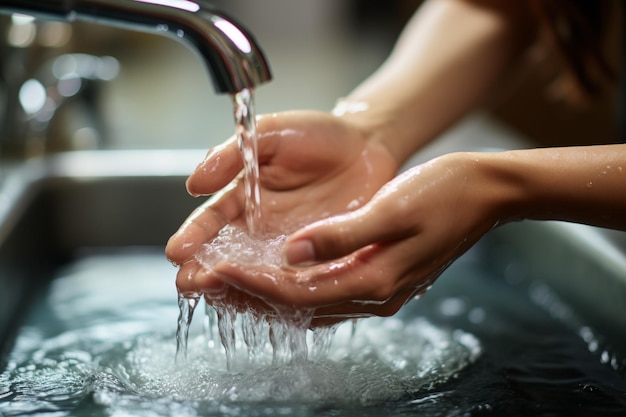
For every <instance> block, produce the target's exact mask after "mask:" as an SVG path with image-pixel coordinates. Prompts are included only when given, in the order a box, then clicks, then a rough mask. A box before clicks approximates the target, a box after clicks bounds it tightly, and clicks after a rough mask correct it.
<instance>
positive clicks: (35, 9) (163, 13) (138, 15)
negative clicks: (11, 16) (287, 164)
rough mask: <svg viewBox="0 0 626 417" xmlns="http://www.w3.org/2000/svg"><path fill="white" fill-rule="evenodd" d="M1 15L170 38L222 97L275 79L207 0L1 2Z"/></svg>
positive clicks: (243, 33)
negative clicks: (200, 64) (197, 62)
mask: <svg viewBox="0 0 626 417" xmlns="http://www.w3.org/2000/svg"><path fill="white" fill-rule="evenodd" d="M0 13H20V14H26V15H30V16H33V17H38V18H43V19H53V20H64V21H73V20H83V21H91V22H95V23H102V24H107V25H111V26H119V27H124V28H128V29H134V30H140V31H145V32H150V33H157V34H163V35H170V36H171V37H173V38H174V39H178V40H181V41H184V42H185V43H186V44H187V45H188V46H190V47H191V49H193V50H194V51H195V52H196V53H197V54H198V55H199V56H200V58H201V59H202V60H203V61H204V63H205V65H206V66H207V68H208V69H209V74H210V76H211V79H212V81H213V86H214V88H215V91H216V92H217V93H229V94H236V93H238V92H240V91H241V90H244V89H253V88H255V87H256V86H257V85H259V84H262V83H264V82H266V81H269V80H271V78H272V76H271V73H270V69H269V65H268V63H267V60H266V58H265V56H264V55H263V52H262V51H261V49H260V48H259V46H258V44H257V42H256V41H255V40H254V38H253V37H252V35H251V34H250V33H249V32H248V31H247V30H246V29H245V28H244V27H243V26H241V25H240V24H239V23H236V22H235V21H234V20H233V19H231V18H229V17H227V16H226V15H225V14H223V13H221V12H218V11H217V10H216V9H215V8H214V7H213V6H212V5H210V4H208V3H207V2H206V1H204V0H0Z"/></svg>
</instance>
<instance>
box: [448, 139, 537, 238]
mask: <svg viewBox="0 0 626 417" xmlns="http://www.w3.org/2000/svg"><path fill="white" fill-rule="evenodd" d="M450 157H451V158H453V163H454V164H463V166H464V167H465V170H466V179H467V181H468V184H469V189H468V191H467V193H468V197H467V198H469V199H470V201H471V200H474V201H475V204H476V205H477V206H478V207H481V208H482V210H483V212H484V213H485V215H486V218H487V219H489V221H490V222H491V223H492V225H493V226H495V225H499V224H503V223H507V222H510V221H515V220H522V219H525V218H528V216H529V213H528V211H527V209H526V207H527V206H528V201H529V200H530V199H531V198H532V196H531V195H530V194H529V191H528V187H527V185H526V183H525V174H524V172H525V167H524V166H522V164H520V163H519V162H518V160H517V158H516V157H515V154H514V153H512V152H507V151H504V152H461V153H455V154H450ZM454 160H456V161H454Z"/></svg>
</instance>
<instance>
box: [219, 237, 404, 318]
mask: <svg viewBox="0 0 626 417" xmlns="http://www.w3.org/2000/svg"><path fill="white" fill-rule="evenodd" d="M374 251H377V248H366V249H363V250H361V251H359V252H357V253H356V254H355V256H351V257H349V258H347V259H343V260H342V261H341V262H336V263H333V264H323V265H318V266H315V267H311V268H307V269H306V270H304V271H298V270H288V269H279V268H272V269H269V268H267V269H263V268H258V267H254V268H252V267H244V266H238V265H231V264H228V263H220V265H218V266H216V268H215V272H216V274H217V275H218V277H219V278H220V279H222V280H224V282H226V283H227V284H228V285H232V286H234V287H236V288H239V289H240V290H242V291H245V292H247V293H249V294H251V295H253V296H256V297H260V298H262V299H264V300H265V301H266V302H267V303H268V304H282V305H288V306H295V307H313V308H318V307H321V306H328V305H335V304H340V303H347V302H351V301H353V300H363V301H373V302H383V301H386V300H387V299H389V298H390V297H391V296H393V294H395V293H396V291H397V287H396V285H395V281H394V280H393V279H390V276H391V277H392V276H395V275H397V274H398V271H397V270H396V268H397V266H396V265H391V266H383V265H379V263H380V262H379V261H376V260H375V259H374V258H376V255H372V254H366V253H364V252H374ZM357 255H358V256H357ZM372 259H374V260H373V261H372ZM380 259H384V255H382V254H381V256H380Z"/></svg>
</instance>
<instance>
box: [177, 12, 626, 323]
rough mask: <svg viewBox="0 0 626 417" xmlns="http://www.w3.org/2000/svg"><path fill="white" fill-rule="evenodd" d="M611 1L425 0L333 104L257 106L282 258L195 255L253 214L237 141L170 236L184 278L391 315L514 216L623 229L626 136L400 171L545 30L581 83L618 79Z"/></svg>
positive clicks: (320, 316)
mask: <svg viewBox="0 0 626 417" xmlns="http://www.w3.org/2000/svg"><path fill="white" fill-rule="evenodd" d="M579 3H580V4H579ZM587 3H593V4H592V5H591V6H588V5H587ZM596 3H600V4H596ZM608 4H609V2H566V1H562V2H560V1H552V2H548V1H541V0H529V1H528V2H521V1H520V2H517V1H516V2H503V1H500V0H430V1H427V2H426V3H425V4H424V5H423V6H422V7H421V8H420V10H419V11H418V13H416V15H415V16H414V17H413V18H412V20H411V21H410V22H409V23H408V25H407V26H406V28H405V30H404V32H403V34H402V36H401V37H400V39H399V40H398V42H397V44H396V47H395V48H394V51H393V52H392V54H391V56H390V57H389V58H388V60H387V61H386V62H385V63H384V64H383V66H382V67H381V68H380V69H379V70H378V71H376V72H375V73H374V74H373V75H372V76H371V77H370V78H369V79H367V80H366V81H365V82H364V83H363V84H361V85H360V86H359V87H358V88H357V89H356V90H355V91H353V92H352V93H351V94H350V95H349V96H348V97H346V98H345V99H343V100H341V101H340V102H339V104H338V106H337V108H336V109H335V111H334V112H333V114H331V113H321V112H304V111H300V112H286V113H280V114H275V115H268V116H264V117H261V118H260V120H259V126H258V130H259V133H260V141H259V163H260V175H261V187H262V191H261V194H262V201H263V213H264V220H265V223H266V224H265V227H266V230H267V231H268V232H269V233H275V234H279V233H290V236H289V238H288V240H287V243H286V245H285V247H284V250H283V258H284V265H282V267H280V268H277V267H274V268H271V267H266V268H259V267H251V266H246V265H235V264H231V263H228V262H221V263H218V264H217V265H216V266H215V267H214V268H212V269H211V270H207V269H205V268H203V267H202V266H201V265H200V264H199V263H198V262H197V260H196V259H195V258H194V253H195V252H196V251H197V250H198V248H199V246H200V245H201V244H202V243H204V242H207V241H210V240H211V239H212V238H214V237H215V236H216V235H217V233H218V231H219V230H220V229H221V228H222V227H223V226H224V225H225V224H226V223H234V224H242V218H243V207H244V196H243V189H242V184H241V181H236V182H235V183H233V186H232V187H227V188H225V187H226V186H227V185H228V184H230V183H231V181H232V180H233V179H234V178H236V176H237V175H238V173H239V172H240V171H241V169H242V163H241V158H240V156H239V151H238V148H237V145H236V143H234V141H233V140H231V141H228V142H226V143H225V144H224V145H222V146H220V147H217V148H215V149H213V150H211V151H210V152H209V154H208V155H207V157H206V159H205V160H204V161H203V162H202V163H201V164H200V165H199V166H198V168H197V169H196V171H195V172H194V173H193V174H192V175H191V176H190V178H189V179H188V182H187V187H188V190H189V192H190V193H191V194H194V195H207V194H212V193H215V192H217V191H219V190H223V191H222V192H221V193H220V194H219V196H217V197H215V198H212V199H211V200H210V201H209V202H208V203H207V204H205V205H203V206H202V207H200V208H199V209H197V210H196V212H194V214H193V215H192V216H191V217H190V218H189V219H188V220H187V221H186V222H185V223H184V224H183V225H182V226H181V228H180V229H179V231H178V232H177V233H176V234H175V235H173V236H172V238H171V239H170V241H169V242H168V246H167V248H166V252H167V255H168V257H169V258H170V259H171V260H172V261H173V262H175V263H176V264H179V265H181V268H180V270H179V272H178V276H177V285H178V287H179V289H181V290H182V291H203V292H205V293H206V294H207V296H208V297H209V298H210V294H212V293H220V294H223V290H224V289H225V288H229V291H228V295H227V296H228V297H230V298H231V301H232V302H246V303H251V302H254V303H256V304H257V306H261V305H265V304H269V305H272V306H275V305H292V306H296V307H307V308H311V309H314V310H315V319H314V321H313V323H312V325H313V326H315V325H324V324H327V323H329V322H333V321H336V320H338V319H340V318H345V317H355V316H363V315H390V314H394V313H395V312H396V311H397V310H398V309H399V308H400V307H401V306H402V305H403V304H404V303H405V302H406V301H407V300H408V299H410V298H411V297H412V296H414V295H415V294H416V293H420V292H423V291H425V289H426V288H427V287H428V286H430V285H431V284H432V282H433V281H434V280H435V279H436V278H437V277H438V276H439V274H440V273H441V272H442V271H443V270H444V269H445V268H446V267H447V266H448V265H449V264H450V263H451V262H452V261H453V260H455V259H456V258H457V257H459V256H460V255H462V254H463V253H464V252H465V251H467V250H468V249H469V248H470V247H471V246H472V245H473V244H474V243H476V242H477V241H478V240H479V239H480V238H481V237H482V236H483V235H484V234H485V233H486V232H488V231H489V230H491V229H492V228H494V227H496V226H497V225H500V224H503V223H506V222H509V221H515V220H522V219H546V220H547V219H551V220H564V221H571V222H579V223H586V224H591V225H596V226H602V227H610V228H616V229H621V230H626V215H624V213H626V145H621V144H619V145H603V146H588V147H569V148H545V149H530V150H513V151H507V152H499V153H481V152H469V153H468V152H464V153H452V154H448V155H444V156H442V157H439V158H437V159H434V160H432V161H429V162H427V163H425V164H422V165H420V166H416V167H413V168H411V169H409V170H407V171H405V172H403V173H402V174H400V175H397V172H398V170H399V168H400V167H401V166H402V165H403V164H404V163H405V162H406V161H407V160H408V158H409V157H410V156H411V155H412V154H413V153H415V152H416V151H418V150H419V149H420V148H422V147H423V146H424V145H425V144H427V143H428V142H430V141H431V140H433V139H434V138H436V137H437V136H438V135H439V134H440V133H442V132H443V131H444V130H445V129H446V128H448V127H449V126H451V125H452V124H453V123H454V122H455V121H457V120H458V119H459V118H461V117H462V116H464V115H465V114H467V113H468V112H469V111H471V110H473V109H474V108H476V107H477V106H479V105H481V104H482V103H484V102H485V101H486V100H487V99H488V98H489V96H490V94H492V93H493V91H494V90H495V89H496V88H497V87H498V84H499V81H501V80H502V79H503V78H504V77H506V76H507V74H508V73H509V71H510V70H511V69H512V67H514V66H515V64H516V63H517V62H518V60H519V59H520V56H522V55H523V53H524V52H525V51H526V50H527V49H528V48H529V47H530V46H531V45H534V44H536V42H537V39H543V36H544V35H546V36H548V38H549V39H551V41H552V42H553V45H555V46H556V47H557V49H558V50H559V51H561V52H562V54H563V57H564V59H565V61H566V62H567V63H568V64H569V65H568V68H569V70H570V72H568V75H571V76H572V78H571V79H574V80H576V82H577V84H576V86H577V89H576V90H570V91H577V92H580V93H582V94H583V95H588V96H592V95H594V94H597V93H598V91H599V90H600V89H601V88H602V87H603V86H604V85H605V83H606V80H609V79H610V78H611V71H610V68H609V66H608V65H607V64H606V62H605V60H604V58H603V55H602V54H601V53H599V52H598V50H599V49H598V45H599V42H600V36H599V30H600V29H601V28H602V22H603V18H604V15H605V14H606V12H607V10H605V8H607V7H608ZM564 5H565V6H567V7H563V6H564ZM586 8H589V10H586ZM579 97H580V94H579ZM305 224H308V225H306V226H304V227H302V226H303V225H305ZM295 229H298V230H295ZM261 300H263V301H261Z"/></svg>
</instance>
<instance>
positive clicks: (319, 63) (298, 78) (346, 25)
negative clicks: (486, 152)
mask: <svg viewBox="0 0 626 417" xmlns="http://www.w3.org/2000/svg"><path fill="white" fill-rule="evenodd" d="M213 3H214V4H215V5H216V6H218V7H219V8H221V9H222V10H224V11H226V12H227V13H228V14H230V15H231V16H233V17H234V18H236V20H238V21H240V22H241V23H243V24H244V26H246V27H248V28H249V29H250V31H251V32H252V33H253V34H254V35H255V37H256V38H257V40H258V41H259V43H260V45H261V47H262V48H263V49H264V51H265V53H266V55H267V56H268V59H269V62H270V66H271V68H272V71H273V74H274V80H273V81H272V82H271V83H269V84H266V85H263V86H261V87H260V88H259V89H258V90H257V91H256V105H257V110H258V112H259V113H266V112H276V111H281V110H289V109H317V110H330V109H332V107H333V106H334V103H335V101H336V100H337V99H338V98H340V97H342V96H344V95H346V94H347V93H349V92H350V90H351V89H353V88H354V87H355V86H356V85H357V84H358V83H360V82H361V81H362V80H363V79H364V78H365V77H367V75H368V74H370V73H371V72H372V71H374V70H375V69H376V68H377V67H378V66H379V65H380V64H381V63H382V61H383V60H384V59H385V57H386V56H387V55H388V53H389V52H390V49H391V48H392V46H393V43H394V40H395V38H396V37H397V36H398V34H399V32H400V30H401V29H402V27H403V25H404V23H405V22H406V20H407V19H408V18H409V17H410V16H411V14H412V13H413V12H414V10H415V9H416V8H417V7H418V6H419V3H420V1H416V0H415V1H414V0H405V1H402V0H396V1H386V2H384V3H383V2H376V1H365V0H299V1H297V2H294V1H291V0H264V1H263V2H256V1H245V0H216V1H214V2H213ZM4 23H5V24H4V26H5V27H7V26H10V28H9V29H10V30H8V33H6V36H7V37H8V38H9V45H8V46H7V47H5V51H4V56H5V63H4V64H3V65H4V70H3V71H4V77H3V78H4V80H5V85H4V86H3V88H4V90H5V91H4V93H5V94H4V95H5V97H6V96H11V94H13V95H16V94H19V92H15V91H14V92H13V93H11V91H10V90H11V86H10V84H17V83H16V82H13V81H11V80H13V79H17V78H20V77H21V78H22V79H27V78H28V77H29V76H32V74H29V72H28V71H26V70H25V69H24V68H21V71H22V72H19V71H20V69H15V68H13V67H12V65H13V64H10V62H11V61H10V60H7V59H6V56H7V55H8V56H10V57H11V56H12V57H14V58H16V59H17V58H19V59H20V60H22V61H24V60H25V58H26V61H28V60H30V62H31V64H30V65H29V67H30V68H39V69H40V68H41V67H43V66H44V64H45V63H46V62H47V61H46V60H52V59H53V57H54V56H57V55H59V54H70V53H86V54H90V55H93V56H96V57H109V56H110V57H113V58H115V60H113V61H106V62H108V64H109V67H111V62H114V63H116V64H115V65H113V67H111V68H109V70H110V73H109V74H108V75H105V76H103V77H102V79H97V80H93V79H92V80H87V82H86V83H84V85H83V86H82V87H81V88H82V90H83V91H82V93H81V99H80V100H78V99H74V100H70V99H64V104H63V105H62V106H61V105H58V106H57V107H58V109H57V107H55V112H56V114H55V116H54V119H52V120H45V123H39V125H38V126H34V127H33V129H34V130H37V128H39V129H40V130H43V128H44V127H45V129H46V130H47V131H49V132H50V133H46V134H45V135H49V136H51V137H52V138H51V139H50V138H48V139H47V140H46V141H45V143H46V144H45V145H42V143H44V141H43V140H40V141H37V140H33V141H32V143H31V145H30V150H29V151H28V152H31V153H37V152H38V151H41V150H40V149H39V150H38V148H40V147H42V146H45V147H46V148H47V149H48V150H50V149H51V150H55V149H58V150H62V149H66V148H74V149H81V148H86V149H89V148H94V147H97V148H105V149H148V148H209V147H211V146H214V145H216V144H218V143H221V142H222V141H223V140H224V139H225V138H227V137H228V136H230V135H232V133H233V121H232V104H231V100H230V97H228V96H224V95H216V94H215V93H214V92H213V89H212V85H211V83H210V81H209V78H208V75H207V73H206V70H205V68H204V67H203V65H202V63H201V62H200V60H199V59H198V58H197V57H196V56H195V55H194V54H193V52H192V51H191V50H190V49H188V48H186V47H185V46H184V45H182V44H180V43H178V42H176V41H174V40H171V39H168V38H164V37H158V36H154V35H148V34H142V33H136V32H127V31H125V30H121V29H111V28H106V27H102V26H98V25H95V24H72V25H66V24H61V23H36V29H37V30H36V33H34V34H33V32H32V30H30V32H29V31H28V30H26V29H23V28H22V29H20V30H22V32H24V33H21V35H20V33H18V34H17V35H16V34H15V33H13V32H15V31H14V29H15V28H14V26H20V25H17V24H16V23H15V22H9V23H7V22H6V21H5V22H4ZM11 31H13V32H11ZM617 37H618V35H616V39H617ZM619 48H620V47H619V46H617V45H616V46H615V48H614V49H615V51H616V54H617V52H619V50H620V49H619ZM7 62H8V63H7ZM554 65H555V64H554V63H553V62H551V61H550V60H549V59H547V60H545V62H544V63H543V64H542V65H540V66H537V65H533V66H528V67H520V68H519V71H518V72H517V73H516V74H515V76H513V77H511V80H510V81H509V82H508V83H507V85H506V86H504V87H503V88H502V91H501V92H500V94H499V95H498V97H497V98H496V100H495V101H494V102H493V103H492V105H491V106H490V108H489V109H487V114H488V115H489V118H490V120H494V121H495V122H496V123H498V124H501V125H502V126H506V127H507V128H510V129H511V130H512V131H514V132H516V133H519V134H520V136H522V137H524V138H527V139H530V140H532V141H533V142H536V143H537V144H539V145H559V144H566V143H581V144H582V143H608V142H616V141H618V140H619V134H618V125H617V117H616V114H617V110H616V105H617V99H616V97H615V96H614V95H607V96H606V97H604V98H602V99H601V100H599V101H598V102H597V103H594V104H593V105H590V106H587V107H578V108H574V107H571V106H570V105H568V104H566V103H564V102H563V101H559V100H557V99H555V98H554V97H552V96H551V95H550V90H549V89H548V88H546V85H547V83H548V82H549V81H550V79H551V77H553V76H554V70H555V66H554ZM31 72H32V70H31ZM17 73H19V75H16V74H17ZM12 77H13V78H12ZM7 80H8V81H7ZM66 98H67V97H66ZM4 105H5V107H6V106H9V107H10V106H11V104H10V100H9V102H8V103H7V101H6V100H5V103H4ZM43 119H45V117H43ZM42 134H43V133H42ZM68 138H69V139H68Z"/></svg>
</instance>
